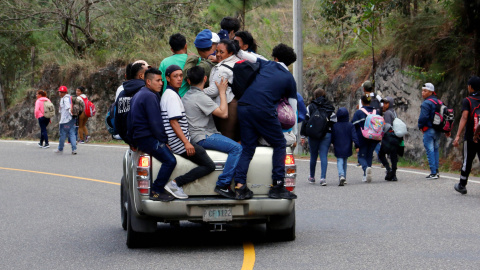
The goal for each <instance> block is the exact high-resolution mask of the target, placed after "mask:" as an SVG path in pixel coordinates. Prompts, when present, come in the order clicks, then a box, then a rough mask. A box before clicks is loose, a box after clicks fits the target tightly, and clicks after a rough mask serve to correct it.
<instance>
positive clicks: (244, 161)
mask: <svg viewBox="0 0 480 270" xmlns="http://www.w3.org/2000/svg"><path fill="white" fill-rule="evenodd" d="M238 121H239V123H240V135H241V136H240V137H241V142H242V147H243V151H242V155H241V156H240V160H239V161H238V164H237V169H236V171H235V182H237V183H241V184H245V183H246V181H247V172H248V167H249V166H250V161H251V160H252V158H253V155H254V154H255V149H256V147H257V141H258V138H259V137H260V136H262V137H263V138H264V139H265V141H267V143H268V144H270V145H271V146H272V147H273V156H272V165H273V169H272V181H273V184H274V185H276V184H277V183H278V181H281V182H282V183H283V181H284V180H285V156H286V151H285V137H284V136H283V132H282V126H281V125H280V122H279V121H278V118H277V115H276V113H275V112H266V111H263V110H261V109H258V108H255V107H253V106H242V105H239V106H238Z"/></svg>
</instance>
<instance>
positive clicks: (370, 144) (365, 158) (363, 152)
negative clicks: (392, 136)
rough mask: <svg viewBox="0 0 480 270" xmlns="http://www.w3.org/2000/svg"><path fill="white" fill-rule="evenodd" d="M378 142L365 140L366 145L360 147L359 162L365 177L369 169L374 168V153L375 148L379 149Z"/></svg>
mask: <svg viewBox="0 0 480 270" xmlns="http://www.w3.org/2000/svg"><path fill="white" fill-rule="evenodd" d="M377 144H378V141H375V140H370V139H364V144H363V145H362V146H361V147H360V150H359V151H358V161H359V162H360V164H361V165H362V169H363V175H365V172H366V170H367V167H372V160H373V152H374V151H375V147H377Z"/></svg>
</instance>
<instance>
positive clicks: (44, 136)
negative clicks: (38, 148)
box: [38, 116, 50, 145]
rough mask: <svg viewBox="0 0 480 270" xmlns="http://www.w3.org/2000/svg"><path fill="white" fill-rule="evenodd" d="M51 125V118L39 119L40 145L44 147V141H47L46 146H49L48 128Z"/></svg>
mask: <svg viewBox="0 0 480 270" xmlns="http://www.w3.org/2000/svg"><path fill="white" fill-rule="evenodd" d="M49 123H50V118H46V117H44V116H42V117H40V118H38V124H39V125H40V145H43V141H45V145H47V144H48V132H47V126H48V124H49Z"/></svg>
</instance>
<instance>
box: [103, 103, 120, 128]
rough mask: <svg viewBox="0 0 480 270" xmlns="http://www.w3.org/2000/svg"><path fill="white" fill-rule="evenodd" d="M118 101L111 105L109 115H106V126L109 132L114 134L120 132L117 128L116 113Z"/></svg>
mask: <svg viewBox="0 0 480 270" xmlns="http://www.w3.org/2000/svg"><path fill="white" fill-rule="evenodd" d="M116 108H117V106H116V103H115V102H113V104H112V105H110V108H109V109H108V111H107V115H106V116H105V127H106V128H107V130H108V133H110V134H112V135H116V134H118V132H117V130H116V129H115V113H116V110H117V109H116Z"/></svg>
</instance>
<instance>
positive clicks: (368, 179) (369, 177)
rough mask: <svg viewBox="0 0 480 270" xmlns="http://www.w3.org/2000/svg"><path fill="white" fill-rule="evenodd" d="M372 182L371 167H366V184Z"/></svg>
mask: <svg viewBox="0 0 480 270" xmlns="http://www.w3.org/2000/svg"><path fill="white" fill-rule="evenodd" d="M370 182H372V167H367V183H370Z"/></svg>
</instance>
